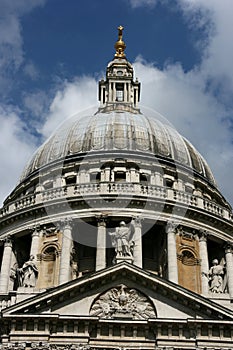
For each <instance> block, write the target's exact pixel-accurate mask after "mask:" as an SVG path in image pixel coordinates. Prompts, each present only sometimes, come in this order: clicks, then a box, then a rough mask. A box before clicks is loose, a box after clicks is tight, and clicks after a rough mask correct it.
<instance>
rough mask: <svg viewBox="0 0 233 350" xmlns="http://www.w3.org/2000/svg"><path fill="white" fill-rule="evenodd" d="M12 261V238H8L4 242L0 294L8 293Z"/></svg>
mask: <svg viewBox="0 0 233 350" xmlns="http://www.w3.org/2000/svg"><path fill="white" fill-rule="evenodd" d="M11 259H12V240H11V238H10V237H8V238H6V240H5V242H4V251H3V257H2V266H1V274H0V293H4V294H5V293H7V292H8V284H9V279H10V271H11Z"/></svg>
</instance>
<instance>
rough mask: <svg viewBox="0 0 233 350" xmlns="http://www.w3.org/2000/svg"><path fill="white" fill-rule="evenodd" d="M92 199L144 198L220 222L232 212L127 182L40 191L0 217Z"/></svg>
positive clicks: (174, 192) (170, 191)
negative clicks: (53, 203) (55, 202)
mask: <svg viewBox="0 0 233 350" xmlns="http://www.w3.org/2000/svg"><path fill="white" fill-rule="evenodd" d="M92 195H97V196H98V195H101V196H105V195H106V196H107V195H128V196H132V195H137V196H141V197H142V198H143V197H144V198H143V199H144V200H145V197H146V198H151V199H162V200H167V201H172V202H173V201H174V202H176V203H177V204H181V205H185V206H192V207H196V208H199V209H202V210H205V211H207V212H209V213H212V214H214V215H216V216H219V217H221V218H224V219H227V220H231V221H233V220H232V212H231V211H230V210H227V209H226V208H224V207H222V206H220V205H218V204H217V203H215V202H213V201H211V200H209V199H206V198H202V197H200V196H196V195H193V194H191V193H187V192H183V191H178V190H175V189H172V188H169V187H162V186H155V185H143V184H140V183H127V182H119V183H117V182H100V183H85V184H75V185H67V186H63V187H57V188H51V189H48V190H43V191H41V192H36V193H34V194H30V195H28V196H25V197H22V198H20V199H19V200H16V201H13V202H12V203H10V204H9V205H6V206H4V207H3V208H2V209H1V211H0V217H5V216H7V215H9V214H11V213H14V212H17V211H20V210H24V209H27V208H30V207H32V206H34V205H40V204H43V203H44V202H49V201H53V200H59V199H60V198H61V199H62V198H72V197H78V196H81V197H82V196H84V197H85V196H92Z"/></svg>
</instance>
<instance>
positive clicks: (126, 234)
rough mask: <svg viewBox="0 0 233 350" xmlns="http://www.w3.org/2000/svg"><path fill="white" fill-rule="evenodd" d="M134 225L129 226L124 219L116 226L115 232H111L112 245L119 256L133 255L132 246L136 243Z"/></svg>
mask: <svg viewBox="0 0 233 350" xmlns="http://www.w3.org/2000/svg"><path fill="white" fill-rule="evenodd" d="M131 226H132V225H130V227H128V226H127V225H126V223H125V222H124V221H121V222H120V226H119V227H117V228H116V230H115V232H109V235H110V236H111V240H112V245H113V247H115V252H116V256H117V257H119V256H120V257H122V256H129V257H132V255H133V254H132V253H133V252H132V248H133V245H134V242H133V240H132V239H131V236H132V227H131Z"/></svg>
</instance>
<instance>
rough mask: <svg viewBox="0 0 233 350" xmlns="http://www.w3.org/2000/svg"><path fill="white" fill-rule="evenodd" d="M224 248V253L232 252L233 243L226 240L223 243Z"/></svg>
mask: <svg viewBox="0 0 233 350" xmlns="http://www.w3.org/2000/svg"><path fill="white" fill-rule="evenodd" d="M224 249H225V253H226V254H227V253H232V252H233V243H231V242H227V243H226V244H225V245H224Z"/></svg>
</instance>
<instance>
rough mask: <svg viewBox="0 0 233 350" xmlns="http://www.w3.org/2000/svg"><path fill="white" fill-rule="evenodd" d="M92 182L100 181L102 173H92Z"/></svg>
mask: <svg viewBox="0 0 233 350" xmlns="http://www.w3.org/2000/svg"><path fill="white" fill-rule="evenodd" d="M90 182H100V173H91V174H90Z"/></svg>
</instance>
